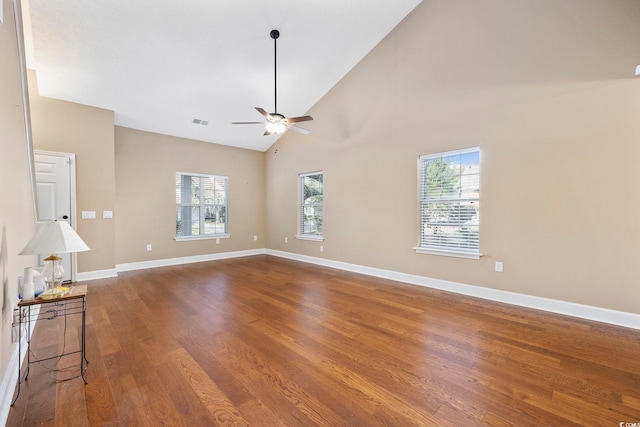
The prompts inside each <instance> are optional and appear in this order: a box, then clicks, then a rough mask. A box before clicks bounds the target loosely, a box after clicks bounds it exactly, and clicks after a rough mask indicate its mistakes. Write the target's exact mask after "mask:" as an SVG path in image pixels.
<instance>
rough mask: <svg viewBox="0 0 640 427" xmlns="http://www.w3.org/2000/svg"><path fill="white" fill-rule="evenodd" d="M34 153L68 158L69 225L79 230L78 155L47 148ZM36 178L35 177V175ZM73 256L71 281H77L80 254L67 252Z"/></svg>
mask: <svg viewBox="0 0 640 427" xmlns="http://www.w3.org/2000/svg"><path fill="white" fill-rule="evenodd" d="M33 154H34V156H35V155H36V154H41V155H44V156H56V157H64V158H66V159H67V162H68V164H69V193H70V194H69V198H70V201H71V212H70V214H71V215H70V216H71V218H69V225H71V228H73V229H74V230H75V231H76V232H77V231H78V229H77V225H78V221H77V218H76V217H77V210H76V155H75V154H73V153H62V152H59V151H46V150H33ZM34 179H35V177H34ZM34 197H35V198H36V200H37V196H36V194H35V193H34ZM37 216H38V211H37V210H36V217H37ZM39 219H40V218H36V221H38V220H39ZM67 255H70V256H71V282H75V281H76V276H77V274H78V254H76V253H75V252H74V253H70V254H67Z"/></svg>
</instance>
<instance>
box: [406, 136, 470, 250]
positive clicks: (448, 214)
mask: <svg viewBox="0 0 640 427" xmlns="http://www.w3.org/2000/svg"><path fill="white" fill-rule="evenodd" d="M419 164H420V167H419V179H420V185H419V187H420V189H419V191H420V194H419V198H420V247H419V248H417V249H426V250H432V251H435V252H438V251H442V252H449V253H453V254H455V253H460V254H470V255H479V248H480V149H479V148H478V147H475V148H471V149H465V150H459V151H451V152H446V153H439V154H433V155H423V156H420V160H419Z"/></svg>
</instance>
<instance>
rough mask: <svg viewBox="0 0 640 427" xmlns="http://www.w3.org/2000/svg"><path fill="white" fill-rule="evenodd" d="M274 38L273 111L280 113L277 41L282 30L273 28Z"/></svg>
mask: <svg viewBox="0 0 640 427" xmlns="http://www.w3.org/2000/svg"><path fill="white" fill-rule="evenodd" d="M269 35H270V36H271V38H272V39H273V113H274V114H278V57H277V54H278V48H277V41H278V37H280V31H278V30H271V33H269Z"/></svg>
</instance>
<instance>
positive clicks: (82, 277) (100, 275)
mask: <svg viewBox="0 0 640 427" xmlns="http://www.w3.org/2000/svg"><path fill="white" fill-rule="evenodd" d="M76 277H77V279H78V280H77V281H78V282H86V281H88V280H98V279H107V278H109V277H118V271H117V270H116V269H115V268H110V269H108V270H94V271H85V272H82V273H78V274H77V276H76Z"/></svg>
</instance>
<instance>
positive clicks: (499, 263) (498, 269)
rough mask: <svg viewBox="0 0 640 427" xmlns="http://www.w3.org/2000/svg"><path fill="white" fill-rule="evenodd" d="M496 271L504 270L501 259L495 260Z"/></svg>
mask: <svg viewBox="0 0 640 427" xmlns="http://www.w3.org/2000/svg"><path fill="white" fill-rule="evenodd" d="M496 271H497V272H498V273H502V272H503V271H504V265H503V264H502V261H496Z"/></svg>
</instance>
